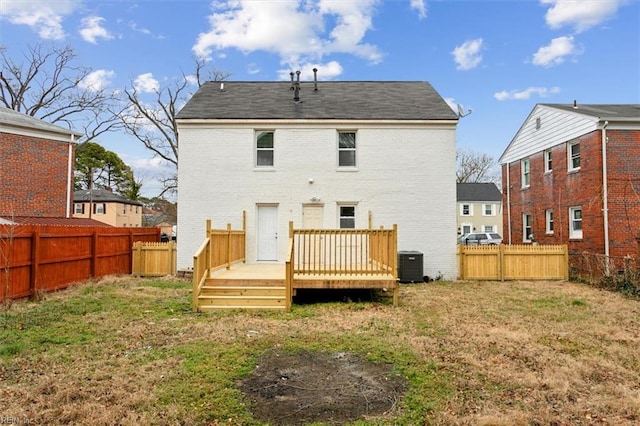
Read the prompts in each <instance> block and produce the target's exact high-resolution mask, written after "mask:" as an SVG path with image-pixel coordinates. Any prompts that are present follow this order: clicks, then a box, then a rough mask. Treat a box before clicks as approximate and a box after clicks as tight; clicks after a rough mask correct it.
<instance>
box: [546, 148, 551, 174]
mask: <svg viewBox="0 0 640 426" xmlns="http://www.w3.org/2000/svg"><path fill="white" fill-rule="evenodd" d="M551 170H553V162H552V158H551V150H550V149H547V150H545V151H544V172H545V173H549V172H550V171H551Z"/></svg>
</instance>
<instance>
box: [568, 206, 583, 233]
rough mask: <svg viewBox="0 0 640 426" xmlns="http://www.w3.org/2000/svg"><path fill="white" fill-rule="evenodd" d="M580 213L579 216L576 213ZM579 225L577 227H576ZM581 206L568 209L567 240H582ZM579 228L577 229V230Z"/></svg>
mask: <svg viewBox="0 0 640 426" xmlns="http://www.w3.org/2000/svg"><path fill="white" fill-rule="evenodd" d="M578 212H580V214H579V216H580V217H577V216H578V215H577V214H576V213H578ZM578 224H579V226H577V225H578ZM582 225H583V217H582V206H574V207H569V238H570V239H572V240H581V239H582ZM578 228H579V229H578Z"/></svg>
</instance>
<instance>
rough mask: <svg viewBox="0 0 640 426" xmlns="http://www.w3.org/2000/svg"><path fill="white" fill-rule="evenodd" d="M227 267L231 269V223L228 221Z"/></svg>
mask: <svg viewBox="0 0 640 426" xmlns="http://www.w3.org/2000/svg"><path fill="white" fill-rule="evenodd" d="M227 269H231V224H230V223H227Z"/></svg>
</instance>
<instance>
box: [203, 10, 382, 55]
mask: <svg viewBox="0 0 640 426" xmlns="http://www.w3.org/2000/svg"><path fill="white" fill-rule="evenodd" d="M377 3H378V0H354V1H348V2H346V1H345V2H342V1H340V2H337V1H333V0H320V1H318V2H313V3H312V2H307V1H304V0H282V1H275V2H261V1H252V0H235V1H225V2H214V4H213V6H214V7H215V9H216V10H215V12H214V13H213V14H212V15H211V16H209V24H210V26H211V29H210V30H209V31H208V32H204V33H200V35H199V36H198V39H197V41H196V43H195V44H194V46H193V48H192V49H193V51H194V53H195V54H196V56H198V57H200V58H207V59H209V58H210V57H211V56H212V53H213V51H214V50H224V49H238V50H240V51H242V52H244V53H250V52H253V51H266V52H271V53H276V54H278V55H280V58H281V61H282V63H283V64H287V65H291V64H296V63H300V62H309V61H313V60H319V59H321V58H322V57H323V56H324V55H328V54H332V53H348V54H353V55H356V56H359V57H362V58H365V59H366V60H368V61H370V62H372V63H377V62H380V61H381V59H382V55H381V53H380V52H379V51H378V48H377V47H376V46H373V45H371V44H368V43H365V42H364V41H363V39H364V37H365V35H366V33H367V31H369V30H371V29H372V27H373V24H372V18H373V15H374V12H375V5H376V4H377ZM274 22H278V23H280V24H278V25H274ZM329 23H331V24H332V25H330V24H329Z"/></svg>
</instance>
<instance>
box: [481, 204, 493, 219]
mask: <svg viewBox="0 0 640 426" xmlns="http://www.w3.org/2000/svg"><path fill="white" fill-rule="evenodd" d="M482 215H483V216H495V213H494V211H493V204H485V205H484V206H483V209H482Z"/></svg>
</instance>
